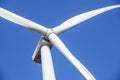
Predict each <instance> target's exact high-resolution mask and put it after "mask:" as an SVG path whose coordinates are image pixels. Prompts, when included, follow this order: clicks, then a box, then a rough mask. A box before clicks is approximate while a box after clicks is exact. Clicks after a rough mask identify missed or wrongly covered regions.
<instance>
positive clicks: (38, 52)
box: [32, 38, 52, 64]
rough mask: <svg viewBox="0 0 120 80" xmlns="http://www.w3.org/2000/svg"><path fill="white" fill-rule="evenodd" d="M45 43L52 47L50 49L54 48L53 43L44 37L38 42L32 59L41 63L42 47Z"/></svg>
mask: <svg viewBox="0 0 120 80" xmlns="http://www.w3.org/2000/svg"><path fill="white" fill-rule="evenodd" d="M44 45H48V46H49V47H50V49H51V48H52V44H51V43H50V42H49V41H47V40H45V39H44V38H42V39H41V40H40V41H39V42H38V44H37V47H36V49H35V51H34V53H33V56H32V60H33V61H34V62H36V63H40V64H41V47H42V46H44Z"/></svg>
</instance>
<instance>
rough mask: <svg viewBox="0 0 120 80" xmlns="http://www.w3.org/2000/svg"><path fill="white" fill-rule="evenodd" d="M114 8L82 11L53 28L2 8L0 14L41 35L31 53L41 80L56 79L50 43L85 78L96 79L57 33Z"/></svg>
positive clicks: (87, 79) (114, 6) (116, 6)
mask: <svg viewBox="0 0 120 80" xmlns="http://www.w3.org/2000/svg"><path fill="white" fill-rule="evenodd" d="M115 8H120V5H113V6H108V7H104V8H100V9H96V10H92V11H89V12H86V13H82V14H80V15H77V16H75V17H73V18H71V19H69V20H67V21H65V22H64V23H62V24H60V25H59V26H57V27H55V28H53V29H47V28H45V27H44V26H42V25H39V24H37V23H35V22H33V21H30V20H28V19H25V18H23V17H21V16H19V15H16V14H14V13H12V12H10V11H8V10H6V9H3V8H0V16H1V17H2V18H5V19H7V20H9V21H11V22H14V23H16V24H19V25H21V26H23V27H25V28H28V29H31V30H33V31H35V32H38V33H40V34H41V35H43V39H42V41H41V42H39V43H38V46H37V47H36V50H35V52H34V54H33V60H34V61H36V62H38V63H42V71H43V80H56V78H55V73H54V67H53V62H52V57H51V52H50V49H51V47H52V45H53V46H55V47H56V48H57V49H58V50H59V51H60V52H61V53H62V54H63V55H64V56H65V57H66V58H67V59H68V60H69V61H70V62H71V63H72V64H73V65H74V66H75V67H76V68H77V69H78V71H79V72H80V73H81V74H82V75H83V76H84V77H85V79H86V80H96V79H95V77H94V76H93V75H92V74H91V73H90V72H89V71H88V70H87V68H85V66H84V65H82V63H81V62H80V61H79V60H77V59H76V58H75V57H74V56H73V54H72V53H71V52H70V51H69V49H67V47H66V46H65V45H64V43H63V42H62V41H61V40H60V38H59V37H58V36H57V34H60V33H62V32H64V31H66V30H68V29H70V28H72V27H74V26H75V25H77V24H80V23H82V22H84V21H86V20H88V19H90V18H92V17H94V16H96V15H99V14H101V13H104V12H106V11H109V10H112V9H115ZM51 44H52V45H51Z"/></svg>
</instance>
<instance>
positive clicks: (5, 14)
mask: <svg viewBox="0 0 120 80" xmlns="http://www.w3.org/2000/svg"><path fill="white" fill-rule="evenodd" d="M0 17H2V18H5V19H7V20H9V21H11V22H14V23H16V24H19V25H21V26H24V27H25V28H28V29H31V30H33V31H35V32H38V33H40V34H42V35H44V34H45V33H46V32H47V29H46V28H45V27H43V26H41V25H39V24H37V23H35V22H32V21H30V20H28V19H25V18H23V17H21V16H19V15H16V14H14V13H12V12H10V11H8V10H6V9H3V8H1V7H0Z"/></svg>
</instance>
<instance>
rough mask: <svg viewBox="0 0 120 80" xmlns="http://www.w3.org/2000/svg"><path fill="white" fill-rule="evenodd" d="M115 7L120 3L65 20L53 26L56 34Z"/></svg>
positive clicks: (119, 6) (118, 6)
mask: <svg viewBox="0 0 120 80" xmlns="http://www.w3.org/2000/svg"><path fill="white" fill-rule="evenodd" d="M115 8H120V5H114V6H108V7H104V8H100V9H96V10H92V11H89V12H85V13H82V14H80V15H77V16H75V17H73V18H70V19H68V20H67V21H65V22H63V23H62V24H61V25H59V26H57V27H55V28H53V30H54V31H55V33H56V34H59V33H61V32H64V31H65V30H68V29H70V28H72V27H74V26H75V25H77V24H80V23H82V22H84V21H86V20H88V19H90V18H92V17H94V16H97V15H99V14H101V13H104V12H106V11H109V10H112V9H115Z"/></svg>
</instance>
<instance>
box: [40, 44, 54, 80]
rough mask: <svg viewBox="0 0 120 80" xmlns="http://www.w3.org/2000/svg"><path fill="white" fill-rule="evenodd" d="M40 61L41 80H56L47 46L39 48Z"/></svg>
mask: <svg viewBox="0 0 120 80" xmlns="http://www.w3.org/2000/svg"><path fill="white" fill-rule="evenodd" d="M41 61H42V72H43V80H56V78H55V72H54V67H53V61H52V56H51V52H50V47H49V46H48V45H43V46H42V47H41Z"/></svg>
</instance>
